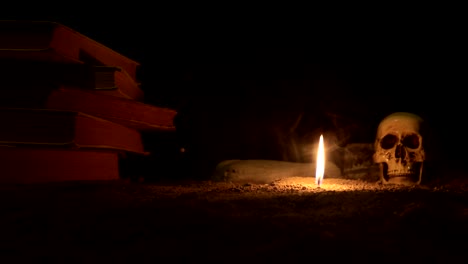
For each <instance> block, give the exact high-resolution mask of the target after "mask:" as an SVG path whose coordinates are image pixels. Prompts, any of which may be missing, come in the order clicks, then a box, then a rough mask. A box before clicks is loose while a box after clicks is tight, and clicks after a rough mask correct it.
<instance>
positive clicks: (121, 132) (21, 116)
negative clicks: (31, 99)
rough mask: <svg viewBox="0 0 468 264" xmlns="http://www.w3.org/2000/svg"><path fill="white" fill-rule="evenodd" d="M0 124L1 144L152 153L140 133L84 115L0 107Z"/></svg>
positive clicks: (71, 112) (142, 153) (70, 112)
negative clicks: (145, 147) (146, 147)
mask: <svg viewBox="0 0 468 264" xmlns="http://www.w3.org/2000/svg"><path fill="white" fill-rule="evenodd" d="M0 124H1V129H0V145H8V146H30V147H32V146H34V147H48V148H67V149H97V150H108V151H118V152H123V153H124V152H130V153H137V154H141V155H147V154H149V153H147V152H145V150H144V146H143V142H142V139H141V135H140V132H139V131H137V130H135V129H132V128H128V127H125V126H122V125H119V124H116V123H113V122H111V121H108V120H105V119H102V118H98V117H95V116H91V115H88V114H84V113H81V112H73V111H59V110H46V109H19V108H0Z"/></svg>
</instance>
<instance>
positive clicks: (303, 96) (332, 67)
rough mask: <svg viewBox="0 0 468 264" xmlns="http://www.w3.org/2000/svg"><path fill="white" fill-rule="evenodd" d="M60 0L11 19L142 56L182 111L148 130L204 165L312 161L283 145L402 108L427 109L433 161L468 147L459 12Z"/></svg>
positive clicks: (369, 124) (355, 135)
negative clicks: (160, 128)
mask: <svg viewBox="0 0 468 264" xmlns="http://www.w3.org/2000/svg"><path fill="white" fill-rule="evenodd" d="M55 8H56V9H55V10H54V11H52V10H51V9H50V10H48V7H46V6H41V7H39V6H37V7H36V6H30V5H28V7H27V8H23V9H15V10H11V11H12V12H8V9H4V10H3V14H2V16H3V18H2V19H29V20H49V21H55V22H59V23H62V24H64V25H66V26H68V27H70V28H72V29H75V30H76V31H78V32H80V33H81V34H83V35H86V36H88V37H90V38H92V39H94V40H96V41H98V42H101V43H102V44H104V45H106V46H108V47H110V48H112V49H114V50H116V51H118V52H120V53H122V54H123V55H125V56H127V57H129V58H131V59H134V60H136V61H138V62H140V63H141V66H140V68H139V72H138V74H139V77H138V78H139V81H140V82H141V83H142V89H143V90H144V92H145V95H146V98H145V101H146V103H149V104H153V105H157V106H162V107H169V108H173V109H176V110H177V111H178V113H179V115H178V117H177V119H176V125H177V127H178V131H177V134H176V135H172V134H171V135H159V134H158V135H156V134H152V133H148V134H144V138H145V142H146V145H147V147H148V148H149V150H150V151H152V152H153V153H155V154H154V155H155V156H154V159H155V160H161V159H163V160H165V159H170V160H171V161H172V160H173V159H179V158H180V154H181V153H179V152H178V151H179V149H180V148H181V147H184V148H185V149H186V150H187V152H186V153H185V154H183V155H185V156H186V157H189V160H191V161H194V162H192V165H193V164H200V163H204V164H205V165H200V168H198V169H200V170H201V171H202V173H205V172H206V171H207V170H210V169H212V167H213V166H214V164H216V162H219V161H220V160H223V159H247V158H262V159H263V158H264V159H276V160H291V161H305V159H307V156H305V157H304V156H301V155H297V154H294V153H292V154H291V151H289V150H285V149H288V148H290V146H291V144H297V145H299V146H302V147H303V148H305V147H307V146H308V145H307V144H310V142H311V141H314V140H315V139H316V138H318V134H320V133H325V134H326V135H331V136H330V137H331V138H333V140H334V142H335V143H337V144H339V145H342V146H344V145H346V144H348V143H360V142H366V143H367V142H372V141H373V139H374V136H375V131H376V128H377V125H378V123H379V122H380V120H381V119H382V118H384V117H385V116H386V115H388V114H390V113H392V112H399V111H407V112H413V113H415V114H418V115H420V116H421V117H422V118H423V119H424V120H425V122H426V124H427V125H428V128H429V134H428V136H427V141H426V142H427V146H426V147H427V152H428V159H430V160H431V162H432V163H436V162H438V161H439V160H444V161H451V163H453V164H456V163H458V162H460V161H463V160H464V158H465V156H466V155H464V154H463V152H464V151H462V149H463V148H464V147H466V144H467V143H466V140H463V137H464V135H463V132H462V129H463V128H464V123H463V122H464V120H465V104H466V102H465V99H464V93H465V92H464V90H465V87H466V80H464V79H463V77H464V75H465V72H464V67H463V64H464V63H465V61H464V59H463V52H462V50H461V46H462V45H463V43H462V39H463V38H462V36H461V34H460V33H459V32H460V31H458V28H459V27H460V26H459V25H460V23H459V22H460V19H459V17H458V16H457V15H456V14H454V13H453V14H451V13H446V12H444V11H442V10H438V11H437V12H435V13H434V12H429V11H427V10H425V11H424V10H418V9H412V8H408V7H407V8H402V9H401V10H398V11H401V12H398V13H393V12H390V11H388V12H383V11H382V9H376V10H374V11H373V12H364V13H366V16H363V15H362V14H361V13H359V14H358V13H354V12H350V11H349V12H348V11H347V10H346V8H344V10H341V11H340V12H339V13H335V12H333V11H338V10H335V9H331V10H328V12H327V14H330V15H324V14H322V11H321V9H317V8H311V9H310V10H304V9H303V8H299V7H298V8H296V9H293V10H292V11H290V10H283V9H282V8H281V7H277V10H275V11H273V10H270V9H269V8H266V7H255V8H253V7H242V8H237V7H231V6H227V4H226V5H225V6H211V5H207V6H200V5H199V6H187V5H181V6H174V7H169V6H160V5H157V4H155V5H154V6H153V5H149V4H146V5H137V4H136V3H135V4H134V5H133V4H132V5H121V6H118V5H117V4H115V3H114V4H113V5H112V8H111V7H110V6H108V8H101V9H97V8H96V7H95V6H94V5H85V4H78V3H76V4H71V3H70V4H67V6H57V5H55ZM25 9H27V10H25ZM358 9H359V8H358ZM44 10H47V11H44ZM405 10H407V11H405ZM13 11H14V12H13ZM22 11H24V12H22ZM330 11H331V12H330ZM433 11H434V10H433ZM298 116H302V119H301V122H300V123H299V125H298V126H297V127H296V128H295V129H294V130H293V131H292V132H291V130H290V128H291V127H292V124H293V123H294V121H295V120H296V119H297V118H298ZM307 142H309V143H307ZM153 150H154V151H153ZM159 150H163V151H159ZM170 153H172V154H170ZM285 153H286V154H285ZM288 153H289V154H288ZM168 157H170V158H168ZM165 161H166V160H165ZM163 163H166V162H163ZM151 164H154V163H151ZM166 164H171V166H173V165H172V163H170V162H169V163H166ZM140 165H141V164H140ZM141 166H142V167H143V168H145V169H144V170H150V171H152V169H149V168H148V165H141ZM150 167H151V166H150Z"/></svg>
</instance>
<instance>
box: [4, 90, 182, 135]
mask: <svg viewBox="0 0 468 264" xmlns="http://www.w3.org/2000/svg"><path fill="white" fill-rule="evenodd" d="M0 107H9V108H39V109H42V108H45V109H56V110H69V111H77V112H83V113H86V114H89V115H93V116H96V117H100V118H103V119H106V120H109V121H112V122H115V123H117V124H120V125H124V126H127V127H130V128H133V129H136V130H139V131H175V125H174V117H175V116H176V114H177V112H176V111H175V110H173V109H169V108H164V107H158V106H154V105H150V104H146V103H143V102H138V101H136V100H131V99H126V98H120V97H116V96H108V95H103V94H97V93H95V92H92V91H86V90H83V89H73V88H69V87H60V86H55V85H49V84H48V85H43V87H39V86H38V85H32V86H30V87H21V88H20V89H17V88H15V87H14V85H12V86H10V87H5V86H4V89H3V91H2V96H0Z"/></svg>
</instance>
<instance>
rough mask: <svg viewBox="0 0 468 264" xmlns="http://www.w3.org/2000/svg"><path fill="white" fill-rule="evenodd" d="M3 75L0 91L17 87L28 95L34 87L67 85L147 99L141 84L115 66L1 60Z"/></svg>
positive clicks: (125, 96) (107, 93)
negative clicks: (28, 91)
mask: <svg viewBox="0 0 468 264" xmlns="http://www.w3.org/2000/svg"><path fill="white" fill-rule="evenodd" d="M0 71H1V73H0V76H1V80H2V83H3V84H4V85H2V87H3V88H0V90H4V89H11V86H14V89H18V90H25V92H27V90H28V89H31V88H32V87H34V86H47V85H64V86H68V87H71V88H77V89H85V90H89V91H93V92H96V93H99V94H105V95H112V96H118V97H123V98H127V99H133V100H137V101H143V97H144V93H143V90H141V88H140V84H139V83H136V82H135V81H134V80H133V79H132V78H131V77H130V76H129V75H128V73H127V72H125V71H124V70H123V69H121V68H119V67H114V66H94V65H87V64H57V63H50V62H34V61H22V60H0ZM6 84H8V85H6Z"/></svg>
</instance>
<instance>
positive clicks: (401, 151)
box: [395, 144, 406, 159]
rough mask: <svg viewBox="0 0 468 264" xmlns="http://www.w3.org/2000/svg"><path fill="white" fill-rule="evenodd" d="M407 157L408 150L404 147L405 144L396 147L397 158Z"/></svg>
mask: <svg viewBox="0 0 468 264" xmlns="http://www.w3.org/2000/svg"><path fill="white" fill-rule="evenodd" d="M405 157H406V151H405V150H404V149H403V145H401V144H398V145H397V146H396V149H395V158H397V159H404V158H405Z"/></svg>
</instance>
